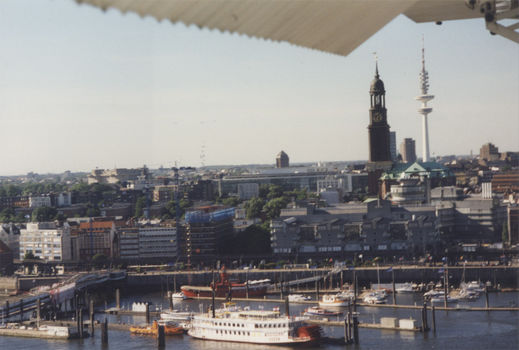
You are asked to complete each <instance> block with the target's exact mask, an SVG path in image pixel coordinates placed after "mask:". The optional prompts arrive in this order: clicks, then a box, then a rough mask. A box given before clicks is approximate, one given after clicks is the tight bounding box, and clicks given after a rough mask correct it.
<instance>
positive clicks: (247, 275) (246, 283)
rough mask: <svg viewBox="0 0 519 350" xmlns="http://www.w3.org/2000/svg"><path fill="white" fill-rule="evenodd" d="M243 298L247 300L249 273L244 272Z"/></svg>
mask: <svg viewBox="0 0 519 350" xmlns="http://www.w3.org/2000/svg"><path fill="white" fill-rule="evenodd" d="M245 298H247V299H249V271H245Z"/></svg>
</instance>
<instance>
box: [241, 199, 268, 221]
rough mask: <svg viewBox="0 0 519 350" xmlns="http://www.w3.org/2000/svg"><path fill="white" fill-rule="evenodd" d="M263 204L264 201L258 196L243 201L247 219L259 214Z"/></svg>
mask: <svg viewBox="0 0 519 350" xmlns="http://www.w3.org/2000/svg"><path fill="white" fill-rule="evenodd" d="M264 205H265V201H264V200H263V199H261V198H258V197H253V198H251V199H250V200H248V201H247V202H245V210H246V213H247V219H253V218H257V217H259V216H260V215H261V210H262V209H263V206H264Z"/></svg>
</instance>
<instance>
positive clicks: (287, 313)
mask: <svg viewBox="0 0 519 350" xmlns="http://www.w3.org/2000/svg"><path fill="white" fill-rule="evenodd" d="M285 313H286V315H287V316H290V303H289V302H288V296H286V297H285Z"/></svg>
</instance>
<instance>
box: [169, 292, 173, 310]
mask: <svg viewBox="0 0 519 350" xmlns="http://www.w3.org/2000/svg"><path fill="white" fill-rule="evenodd" d="M168 295H169V298H168V299H169V309H170V310H171V311H173V292H168Z"/></svg>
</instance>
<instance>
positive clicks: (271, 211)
mask: <svg viewBox="0 0 519 350" xmlns="http://www.w3.org/2000/svg"><path fill="white" fill-rule="evenodd" d="M287 204H288V200H287V199H286V198H283V197H281V198H274V199H271V200H270V201H268V202H267V204H265V206H264V207H263V211H264V212H265V214H266V216H267V219H269V220H272V219H274V218H277V217H279V214H281V209H283V208H286V206H287Z"/></svg>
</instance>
